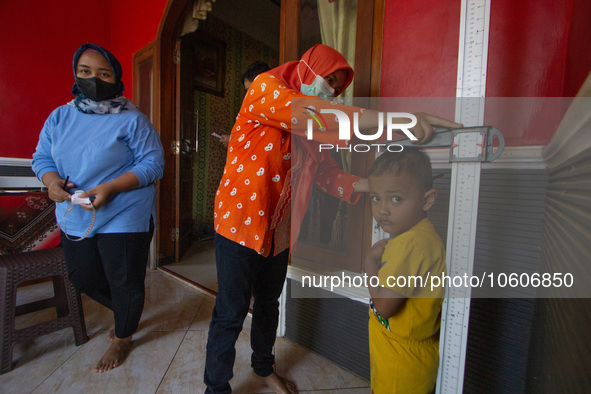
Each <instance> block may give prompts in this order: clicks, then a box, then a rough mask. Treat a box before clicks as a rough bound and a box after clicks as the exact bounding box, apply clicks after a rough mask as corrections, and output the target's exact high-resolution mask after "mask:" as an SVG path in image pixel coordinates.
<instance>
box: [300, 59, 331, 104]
mask: <svg viewBox="0 0 591 394" xmlns="http://www.w3.org/2000/svg"><path fill="white" fill-rule="evenodd" d="M300 61H301V62H304V64H305V65H306V66H308V63H306V62H305V61H304V60H300ZM308 68H309V69H310V71H312V73H313V74H314V75H316V78H314V81H313V82H312V84H310V85H306V84H305V83H304V82H303V81H302V76H301V75H300V68H299V67H298V76H299V77H300V85H301V86H300V92H302V94H305V95H307V96H318V97H320V98H323V99H329V98H333V97H334V89H333V88H332V87H331V86H330V85H329V84H328V82H326V79H324V78H322V77H321V76H320V75H318V74H316V73H315V72H314V70H312V68H311V67H310V66H308Z"/></svg>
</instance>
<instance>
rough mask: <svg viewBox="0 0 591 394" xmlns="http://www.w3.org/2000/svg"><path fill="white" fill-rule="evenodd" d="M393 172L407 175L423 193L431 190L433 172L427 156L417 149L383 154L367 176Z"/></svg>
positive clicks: (407, 148)
mask: <svg viewBox="0 0 591 394" xmlns="http://www.w3.org/2000/svg"><path fill="white" fill-rule="evenodd" d="M385 172H393V173H395V174H396V175H401V174H403V173H405V174H408V175H410V176H411V178H412V179H414V180H415V181H416V182H417V184H418V185H419V186H420V187H422V188H423V189H424V191H427V190H430V189H432V188H433V173H432V172H433V170H432V169H431V160H430V159H429V156H427V154H426V153H425V152H423V151H421V150H420V149H418V148H414V147H405V148H404V150H403V151H401V152H384V153H382V154H381V155H380V156H379V157H378V158H377V159H376V161H375V162H374V163H373V165H372V166H371V168H370V169H369V175H370V176H371V175H376V176H378V175H382V174H384V173H385Z"/></svg>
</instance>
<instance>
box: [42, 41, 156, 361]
mask: <svg viewBox="0 0 591 394" xmlns="http://www.w3.org/2000/svg"><path fill="white" fill-rule="evenodd" d="M73 69H74V79H75V81H76V82H75V83H74V86H73V87H72V93H73V94H74V96H75V98H74V100H72V101H71V102H69V103H68V104H67V105H62V106H60V107H58V108H57V109H56V110H54V111H53V112H52V113H51V114H50V115H49V118H48V119H47V120H46V122H45V125H44V126H43V129H42V130H41V134H40V136H39V143H38V145H37V149H36V152H35V153H34V154H33V162H32V165H33V170H34V171H35V174H36V175H37V177H38V178H39V179H40V180H41V181H42V182H43V184H44V185H45V186H46V187H47V188H48V192H49V197H50V198H51V199H52V200H53V201H55V202H56V203H57V204H56V219H57V222H58V224H59V226H60V229H61V241H62V245H63V247H64V255H65V258H66V264H67V266H68V272H69V276H70V280H71V281H72V283H73V284H74V286H75V287H76V288H77V289H78V290H79V291H80V292H83V293H85V294H87V295H88V296H89V297H91V298H92V299H94V300H95V301H97V302H99V303H101V304H102V305H104V306H106V307H107V308H109V309H111V310H112V311H113V315H114V318H115V329H114V330H111V332H110V333H109V335H108V338H109V340H110V341H111V345H110V347H109V349H108V350H107V352H106V353H105V354H104V355H103V357H102V358H101V359H100V361H99V362H98V363H97V365H96V367H95V369H94V371H95V372H105V371H109V370H111V369H113V368H115V367H117V366H119V365H120V364H121V363H122V362H123V360H124V359H125V357H126V356H127V354H128V353H129V351H130V349H131V344H132V342H131V336H132V334H133V333H134V332H135V330H136V329H137V327H138V323H139V320H140V317H141V313H142V310H143V305H144V295H145V288H144V280H145V273H146V263H147V260H148V254H149V247H150V241H151V239H152V234H153V231H154V226H155V223H156V221H155V220H156V185H155V183H154V181H156V180H158V179H160V178H161V177H162V174H163V169H164V153H163V150H162V144H161V142H160V137H159V136H158V133H157V132H156V130H155V129H154V127H153V126H152V124H151V123H150V121H149V120H148V118H147V117H146V116H145V115H143V114H142V113H141V112H140V111H139V110H138V109H137V108H136V107H135V106H134V105H133V104H132V103H131V101H129V100H128V99H127V98H125V97H123V96H122V95H123V91H124V86H123V82H121V75H122V70H121V65H120V63H119V61H117V59H116V58H115V57H114V56H113V55H112V54H111V53H110V52H109V51H107V50H106V49H104V48H102V47H100V46H98V45H95V44H90V43H87V44H84V45H82V46H81V47H80V48H78V50H77V51H76V52H75V54H74V60H73ZM74 190H84V191H85V192H84V193H83V194H82V195H81V196H80V197H89V198H90V199H91V201H92V203H88V204H72V202H73V201H72V200H71V197H72V195H73V194H74Z"/></svg>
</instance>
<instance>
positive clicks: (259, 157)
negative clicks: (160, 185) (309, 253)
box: [214, 73, 360, 256]
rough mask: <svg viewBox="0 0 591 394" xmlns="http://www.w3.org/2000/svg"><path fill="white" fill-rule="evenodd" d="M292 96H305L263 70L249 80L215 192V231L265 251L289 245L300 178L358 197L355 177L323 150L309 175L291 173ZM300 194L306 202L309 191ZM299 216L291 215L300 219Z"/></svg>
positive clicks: (347, 196) (333, 192)
mask: <svg viewBox="0 0 591 394" xmlns="http://www.w3.org/2000/svg"><path fill="white" fill-rule="evenodd" d="M293 97H307V96H305V95H302V94H301V93H300V92H299V91H297V90H293V89H289V88H287V87H286V86H285V84H284V83H283V82H282V81H281V80H280V79H278V78H276V77H275V76H273V75H271V74H268V73H264V74H260V75H259V76H258V77H257V78H256V79H255V80H254V82H253V83H252V85H251V86H250V88H249V90H248V92H247V94H246V96H245V98H244V101H243V103H242V107H241V109H240V112H239V114H238V115H237V117H236V123H235V124H234V127H233V129H232V133H231V138H230V143H229V145H228V157H227V160H226V165H225V168H224V174H223V176H222V179H221V181H220V185H219V187H218V190H217V192H216V198H215V209H214V226H215V231H216V232H217V233H218V234H220V235H222V236H224V237H226V238H228V239H230V240H232V241H234V242H237V243H239V244H241V245H243V246H246V247H247V248H250V249H253V250H255V251H257V252H258V253H260V254H262V255H264V256H268V255H269V253H270V251H271V249H273V250H274V254H278V253H280V252H282V251H284V250H285V249H287V248H289V246H290V231H289V227H290V224H289V222H290V217H291V207H290V205H291V194H292V188H293V189H294V191H297V189H298V188H299V186H304V185H303V183H304V182H306V183H308V184H309V183H311V182H315V183H316V185H317V187H318V188H320V189H321V190H323V191H325V192H327V193H329V194H331V195H334V196H335V197H338V198H341V199H343V200H345V201H348V202H350V203H355V202H356V201H357V200H358V199H359V197H360V195H359V194H358V193H354V192H353V187H354V185H355V182H357V181H358V180H359V179H360V178H359V177H356V176H353V175H351V174H348V173H346V172H344V171H342V170H341V169H340V168H339V167H338V164H337V163H336V162H335V161H334V160H333V159H332V158H331V157H330V154H328V153H318V154H317V156H318V157H316V160H317V162H316V163H314V165H315V166H316V167H315V171H314V177H313V178H314V179H308V178H307V177H303V176H301V177H300V176H296V175H295V174H292V172H293V170H292V155H298V156H300V157H302V156H301V155H300V154H299V152H298V151H297V150H294V152H293V153H292V143H293V142H294V141H292V134H291V126H292V122H293V123H294V124H295V123H297V122H298V119H295V118H294V119H293V120H292V114H291V100H292V98H293ZM311 99H312V98H311ZM314 99H316V100H320V99H317V98H314ZM302 120H303V118H302ZM300 123H303V121H301V122H300ZM327 123H328V127H329V129H330V128H332V129H338V124H337V123H336V122H335V120H332V119H329V120H328V122H327ZM298 134H303V133H300V132H298ZM295 138H300V139H301V140H302V143H314V141H305V140H304V138H302V137H299V136H298V137H295ZM298 142H299V141H298ZM324 152H326V151H324ZM292 175H293V180H294V181H293V182H292ZM295 179H297V181H295ZM308 184H306V185H305V186H310V185H308ZM304 188H306V187H304ZM308 188H309V187H308ZM304 198H306V200H305V204H306V206H307V204H308V203H309V194H308V195H307V196H304ZM301 216H302V217H297V218H295V217H294V220H298V221H300V222H301V220H303V215H301ZM297 228H298V229H299V226H297ZM295 236H297V235H295ZM273 241H274V245H272V242H273ZM272 246H273V248H272Z"/></svg>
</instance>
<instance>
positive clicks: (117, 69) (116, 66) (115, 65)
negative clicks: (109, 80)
mask: <svg viewBox="0 0 591 394" xmlns="http://www.w3.org/2000/svg"><path fill="white" fill-rule="evenodd" d="M87 49H94V50H95V51H97V52H98V53H100V54H101V55H103V56H104V57H105V59H107V61H108V62H109V65H110V66H111V70H113V75H114V76H115V84H116V85H117V97H119V96H122V95H123V92H124V91H125V86H123V82H121V77H122V75H123V70H122V68H121V63H119V60H117V58H116V57H115V56H113V54H112V53H111V52H109V51H107V50H106V49H105V48H103V47H100V46H98V45H96V44H91V43H89V42H87V43H86V44H82V46H80V48H78V49H77V50H76V52H75V53H74V60H73V61H72V68H73V70H74V78H76V66H77V65H78V60H79V59H80V56H81V55H82V53H84V51H85V50H87ZM72 94H73V95H74V96H76V97H81V98H86V96H85V95H84V93H82V92H81V91H80V89H78V85H77V84H76V83H75V82H74V86H72Z"/></svg>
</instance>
